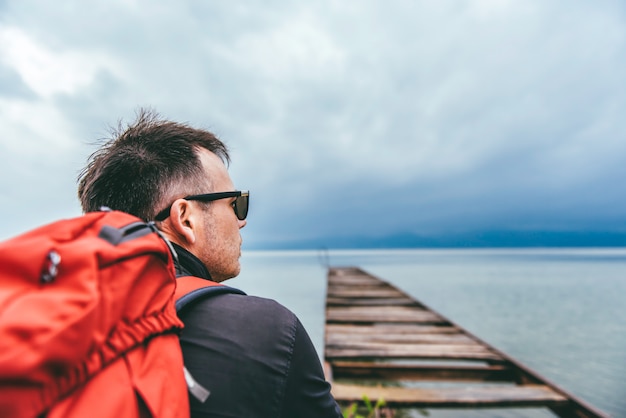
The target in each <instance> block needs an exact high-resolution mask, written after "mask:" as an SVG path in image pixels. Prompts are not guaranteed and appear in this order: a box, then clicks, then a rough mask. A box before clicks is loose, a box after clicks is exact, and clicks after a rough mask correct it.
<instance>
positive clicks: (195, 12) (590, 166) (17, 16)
mask: <svg viewBox="0 0 626 418" xmlns="http://www.w3.org/2000/svg"><path fill="white" fill-rule="evenodd" d="M625 74H626V6H625V3H624V2H622V1H617V0H616V1H603V0H599V1H576V0H569V1H556V0H555V1H545V0H519V1H514V0H513V1H506V0H480V1H447V0H444V1H417V0H411V1H408V0H407V1H395V0H391V1H384V2H383V1H367V0H354V1H351V0H347V1H323V0H320V1H316V2H303V1H296V2H290V1H284V0H283V1H278V0H275V1H267V0H266V1H261V0H258V1H240V2H214V1H213V2H207V1H201V0H195V1H192V0H188V1H176V2H173V1H168V2H165V1H144V0H128V1H119V0H117V1H116V0H107V1H89V2H85V1H78V0H64V1H62V2H48V1H32V0H19V1H18V0H0V192H1V193H0V211H1V213H2V215H3V216H2V219H3V221H2V223H1V224H0V238H5V237H8V236H11V235H14V234H16V233H18V232H20V231H23V230H25V229H28V228H31V227H34V226H36V225H38V224H41V223H43V222H48V221H52V220H54V219H57V218H60V217H70V216H75V215H78V214H79V213H80V209H79V206H78V203H77V199H76V197H75V194H76V193H75V190H76V177H77V174H78V172H79V171H80V169H81V168H82V166H83V165H84V164H85V162H86V159H87V157H88V155H89V154H90V153H91V152H92V151H93V150H94V149H95V146H94V141H96V140H98V139H99V138H102V137H105V136H107V134H108V132H109V130H108V127H109V126H110V125H115V124H117V122H118V120H120V119H122V120H124V121H132V120H133V118H134V114H135V111H136V109H137V108H138V107H139V106H149V107H152V108H153V109H155V110H156V111H158V112H159V113H161V114H162V115H163V116H164V117H167V118H171V119H173V120H176V121H180V122H188V123H190V124H191V125H193V126H196V127H201V128H207V129H210V130H212V131H213V132H215V133H216V134H217V135H218V136H219V137H221V138H222V139H223V140H224V141H225V142H226V143H227V144H228V145H229V146H230V148H231V150H232V158H233V162H232V164H231V166H230V170H231V176H232V177H233V180H234V181H235V184H236V186H237V187H238V188H241V189H250V190H251V199H252V200H251V213H250V216H249V223H248V226H247V227H246V230H245V232H244V239H245V240H246V243H247V245H249V246H251V248H252V247H254V246H259V245H264V244H277V243H278V244H279V243H289V242H291V241H294V240H317V242H326V241H328V242H332V239H331V237H350V236H363V237H373V238H376V237H384V236H388V235H398V234H418V235H430V236H442V235H446V234H456V233H465V232H470V233H472V232H479V231H494V230H504V231H506V230H517V231H520V230H521V231H561V230H563V231H618V232H622V233H623V232H626V223H625V221H626V188H625V187H624V182H625V181H626V75H625Z"/></svg>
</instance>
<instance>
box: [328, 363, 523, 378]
mask: <svg viewBox="0 0 626 418" xmlns="http://www.w3.org/2000/svg"><path fill="white" fill-rule="evenodd" d="M329 367H332V370H333V374H334V377H335V378H336V379H352V380H354V379H366V380H385V381H398V380H411V381H456V382H459V381H463V382H464V381H470V382H506V381H508V382H514V381H515V380H516V375H515V371H514V370H512V369H511V368H509V367H507V366H505V365H502V364H485V363H475V364H446V365H436V364H398V363H375V362H355V361H335V362H333V363H332V365H329Z"/></svg>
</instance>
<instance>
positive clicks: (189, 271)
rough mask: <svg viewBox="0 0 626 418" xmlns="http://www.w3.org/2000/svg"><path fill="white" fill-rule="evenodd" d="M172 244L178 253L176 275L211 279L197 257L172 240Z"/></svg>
mask: <svg viewBox="0 0 626 418" xmlns="http://www.w3.org/2000/svg"><path fill="white" fill-rule="evenodd" d="M172 245H173V246H174V249H175V250H176V254H178V265H177V266H176V267H177V268H176V276H177V277H181V276H196V277H200V278H202V279H207V280H213V279H212V278H211V274H209V271H208V270H207V268H206V267H205V265H204V264H203V263H202V261H200V259H199V258H198V257H196V256H195V255H193V254H192V253H190V252H189V251H187V250H186V249H184V248H183V247H181V246H180V245H178V244H176V243H174V242H172Z"/></svg>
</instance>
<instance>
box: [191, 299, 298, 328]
mask: <svg viewBox="0 0 626 418" xmlns="http://www.w3.org/2000/svg"><path fill="white" fill-rule="evenodd" d="M195 315H202V316H204V315H211V317H212V318H222V319H224V320H231V321H233V320H253V321H263V320H274V321H275V320H276V319H279V318H281V319H282V320H283V321H287V322H293V321H296V320H297V318H296V315H295V314H294V313H293V312H292V311H291V310H289V309H288V308H287V307H285V306H283V305H282V304H280V303H278V302H277V301H275V300H273V299H269V298H265V297H259V296H252V295H246V294H243V295H242V294H237V293H223V294H217V295H208V296H206V297H202V298H200V300H198V301H196V302H195V303H194V305H193V306H192V307H191V308H190V309H189V310H188V311H187V315H185V316H195Z"/></svg>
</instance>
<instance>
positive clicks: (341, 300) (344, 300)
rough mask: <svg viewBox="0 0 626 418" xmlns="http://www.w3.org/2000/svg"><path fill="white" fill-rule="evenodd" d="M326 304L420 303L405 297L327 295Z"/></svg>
mask: <svg viewBox="0 0 626 418" xmlns="http://www.w3.org/2000/svg"><path fill="white" fill-rule="evenodd" d="M326 305H328V306H397V305H401V306H417V307H421V305H420V304H419V303H417V302H415V301H414V300H412V299H410V298H406V297H401V298H390V297H387V298H367V299H365V298H363V299H354V298H349V297H336V296H328V297H327V298H326Z"/></svg>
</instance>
